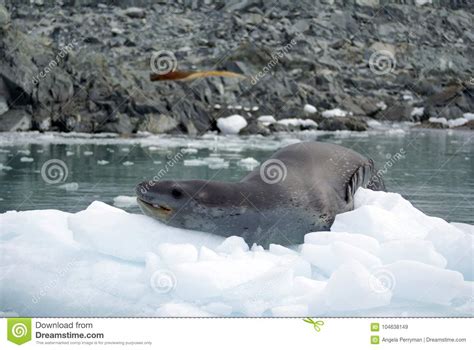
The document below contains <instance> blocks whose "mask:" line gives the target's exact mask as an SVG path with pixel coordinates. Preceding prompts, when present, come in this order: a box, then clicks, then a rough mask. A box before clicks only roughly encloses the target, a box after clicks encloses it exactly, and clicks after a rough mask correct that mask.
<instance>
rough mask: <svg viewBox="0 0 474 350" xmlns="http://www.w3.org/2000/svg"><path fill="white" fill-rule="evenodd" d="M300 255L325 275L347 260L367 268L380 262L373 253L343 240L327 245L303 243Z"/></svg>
mask: <svg viewBox="0 0 474 350" xmlns="http://www.w3.org/2000/svg"><path fill="white" fill-rule="evenodd" d="M301 255H302V256H303V258H304V259H306V260H308V261H309V262H310V263H311V264H313V265H314V266H316V267H317V268H319V269H320V270H322V271H323V272H324V273H326V274H327V275H331V274H332V273H333V272H334V271H335V270H337V269H338V268H339V267H340V266H341V265H343V264H344V263H347V262H348V261H353V260H356V261H358V262H360V263H361V264H363V265H364V266H365V267H367V268H372V267H374V266H379V265H381V264H382V263H381V261H380V259H379V258H378V257H376V256H375V255H372V254H370V253H368V252H366V251H365V250H363V249H360V248H357V247H354V246H352V245H350V244H347V243H344V242H334V243H331V244H328V245H316V244H309V243H305V244H303V246H302V247H301Z"/></svg>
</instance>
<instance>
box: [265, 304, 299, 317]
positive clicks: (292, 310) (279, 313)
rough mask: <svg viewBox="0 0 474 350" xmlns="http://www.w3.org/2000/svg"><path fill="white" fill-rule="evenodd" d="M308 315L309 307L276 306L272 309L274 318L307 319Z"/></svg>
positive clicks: (296, 305)
mask: <svg viewBox="0 0 474 350" xmlns="http://www.w3.org/2000/svg"><path fill="white" fill-rule="evenodd" d="M307 315H308V305H306V304H295V305H283V306H275V307H273V308H272V316H274V317H305V316H307Z"/></svg>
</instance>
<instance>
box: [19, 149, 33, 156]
mask: <svg viewBox="0 0 474 350" xmlns="http://www.w3.org/2000/svg"><path fill="white" fill-rule="evenodd" d="M17 153H19V154H24V155H25V156H29V155H30V154H31V151H30V150H29V149H20V150H18V152H17Z"/></svg>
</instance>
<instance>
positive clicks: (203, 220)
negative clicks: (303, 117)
mask: <svg viewBox="0 0 474 350" xmlns="http://www.w3.org/2000/svg"><path fill="white" fill-rule="evenodd" d="M359 187H365V188H370V189H372V190H385V186H384V184H383V180H382V178H381V173H380V172H379V173H378V172H377V171H376V169H375V167H374V163H373V161H372V160H371V159H368V158H366V157H364V156H363V155H361V154H359V153H357V152H355V151H353V150H351V149H348V148H345V147H342V146H339V145H336V144H331V143H323V142H300V143H296V144H292V145H289V146H287V147H284V148H282V149H281V150H279V151H277V152H276V153H275V154H273V155H272V156H271V158H270V159H268V160H267V161H265V162H264V163H262V164H261V165H260V167H258V168H256V169H254V170H253V171H252V172H250V173H249V174H248V175H247V176H245V177H244V178H243V179H241V180H240V181H239V182H222V181H207V180H184V181H174V180H163V181H161V180H160V181H157V182H155V181H145V182H142V183H140V184H138V185H137V187H136V194H137V201H138V204H139V206H140V208H141V210H142V212H143V213H144V214H145V215H148V216H150V217H153V218H155V219H157V220H159V221H161V222H164V223H166V224H168V225H170V226H174V227H179V228H185V229H190V230H198V231H204V232H210V233H215V234H217V235H220V236H225V237H229V236H234V235H236V236H241V237H243V238H244V239H245V241H246V242H247V243H248V244H253V243H257V244H259V245H262V246H264V247H268V245H269V244H270V243H276V244H281V245H293V244H298V243H302V242H303V238H304V235H305V234H306V233H308V232H313V231H322V230H328V229H329V228H330V226H331V225H332V223H333V221H334V218H335V216H336V215H337V214H339V213H343V212H346V211H349V210H352V209H353V208H354V194H355V192H356V190H357V189H358V188H359Z"/></svg>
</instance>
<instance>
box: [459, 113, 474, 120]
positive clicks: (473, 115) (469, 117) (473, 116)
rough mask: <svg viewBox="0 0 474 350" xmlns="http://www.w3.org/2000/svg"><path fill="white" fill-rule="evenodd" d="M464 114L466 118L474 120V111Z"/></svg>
mask: <svg viewBox="0 0 474 350" xmlns="http://www.w3.org/2000/svg"><path fill="white" fill-rule="evenodd" d="M462 116H463V118H464V119H467V120H468V121H470V120H474V113H464V114H463V115H462Z"/></svg>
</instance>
